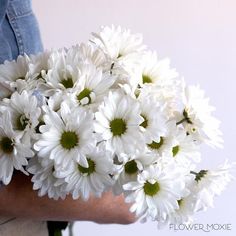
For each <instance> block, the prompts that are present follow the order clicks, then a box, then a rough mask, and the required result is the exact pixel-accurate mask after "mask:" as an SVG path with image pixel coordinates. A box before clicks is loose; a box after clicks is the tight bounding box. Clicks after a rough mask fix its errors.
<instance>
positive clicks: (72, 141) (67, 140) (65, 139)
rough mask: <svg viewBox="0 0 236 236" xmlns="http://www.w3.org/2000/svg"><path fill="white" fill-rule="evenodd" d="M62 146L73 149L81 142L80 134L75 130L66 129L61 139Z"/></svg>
mask: <svg viewBox="0 0 236 236" xmlns="http://www.w3.org/2000/svg"><path fill="white" fill-rule="evenodd" d="M60 143H61V146H62V147H63V148H65V149H68V150H70V149H72V148H74V147H75V146H77V145H78V143H79V137H78V135H77V134H76V133H75V132H73V131H64V132H63V133H62V135H61V140H60Z"/></svg>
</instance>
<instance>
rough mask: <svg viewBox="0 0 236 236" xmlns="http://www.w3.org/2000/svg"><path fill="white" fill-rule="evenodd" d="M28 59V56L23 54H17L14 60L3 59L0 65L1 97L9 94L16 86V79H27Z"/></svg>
mask: <svg viewBox="0 0 236 236" xmlns="http://www.w3.org/2000/svg"><path fill="white" fill-rule="evenodd" d="M29 61H30V59H29V57H28V56H26V55H24V56H18V57H17V59H16V61H15V60H14V61H5V62H4V64H2V65H0V88H1V93H0V95H1V98H5V97H8V96H10V95H11V94H12V92H13V91H15V89H16V88H17V82H18V81H24V80H27V79H28V71H29ZM2 89H3V90H2Z"/></svg>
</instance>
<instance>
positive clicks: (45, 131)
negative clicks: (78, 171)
mask: <svg viewBox="0 0 236 236" xmlns="http://www.w3.org/2000/svg"><path fill="white" fill-rule="evenodd" d="M45 110H46V109H45ZM44 122H45V125H42V126H40V132H41V133H42V134H41V136H40V138H39V140H38V141H37V142H36V143H35V145H34V148H35V150H36V151H38V156H40V157H42V158H49V159H51V160H54V163H55V168H56V169H60V168H65V167H66V166H71V163H72V162H73V161H77V162H78V163H80V164H81V165H83V166H85V167H88V162H87V159H86V154H87V153H88V152H89V151H90V150H91V149H93V148H94V146H95V143H96V140H95V137H94V135H93V132H94V131H93V114H92V113H90V112H88V111H85V110H84V109H83V108H80V107H78V108H75V109H70V108H69V107H68V105H67V104H65V103H62V104H61V109H60V111H59V112H58V113H57V112H54V111H50V110H49V111H46V114H45V115H44Z"/></svg>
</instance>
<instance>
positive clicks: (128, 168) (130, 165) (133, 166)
mask: <svg viewBox="0 0 236 236" xmlns="http://www.w3.org/2000/svg"><path fill="white" fill-rule="evenodd" d="M137 171H138V167H137V163H136V161H135V160H132V161H128V162H127V163H126V164H125V173H127V174H129V175H132V174H135V173H137Z"/></svg>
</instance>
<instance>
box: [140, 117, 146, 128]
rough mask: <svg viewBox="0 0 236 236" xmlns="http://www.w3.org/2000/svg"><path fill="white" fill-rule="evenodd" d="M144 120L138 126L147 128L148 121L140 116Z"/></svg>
mask: <svg viewBox="0 0 236 236" xmlns="http://www.w3.org/2000/svg"><path fill="white" fill-rule="evenodd" d="M141 116H142V117H143V119H144V121H143V122H142V123H141V124H140V126H142V127H143V128H145V129H146V128H147V127H148V119H147V117H146V116H145V115H141Z"/></svg>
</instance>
